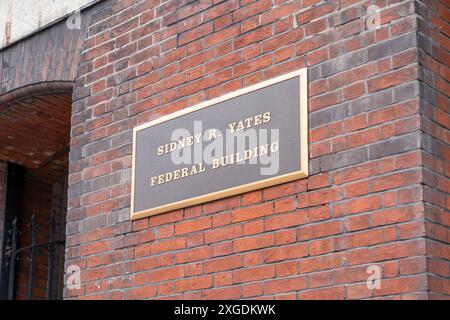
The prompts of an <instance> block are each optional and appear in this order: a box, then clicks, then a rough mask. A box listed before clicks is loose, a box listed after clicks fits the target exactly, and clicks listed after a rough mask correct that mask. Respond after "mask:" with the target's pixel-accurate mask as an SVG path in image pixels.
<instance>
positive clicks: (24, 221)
mask: <svg viewBox="0 0 450 320" xmlns="http://www.w3.org/2000/svg"><path fill="white" fill-rule="evenodd" d="M4 2H5V3H6V2H8V1H4ZM1 4H3V2H1V1H0V5H1ZM86 4H87V6H85V7H82V8H78V9H81V10H76V11H75V12H72V11H67V10H66V11H65V12H64V14H65V15H62V16H61V15H60V16H59V19H58V20H54V19H53V20H52V19H50V20H51V21H49V24H47V25H44V26H39V29H35V30H34V31H33V33H28V34H26V35H19V36H18V37H17V39H15V40H14V42H11V43H7V44H5V45H3V47H2V48H1V49H0V59H1V64H0V235H1V236H2V239H3V243H2V245H1V246H0V250H1V259H2V260H1V261H2V269H1V274H0V276H1V283H2V286H1V291H2V295H3V298H10V299H30V298H33V299H43V298H65V299H367V298H375V299H378V298H379V299H448V298H449V297H450V280H449V277H450V264H449V260H450V251H449V248H450V247H449V239H450V238H449V236H450V235H449V225H450V214H449V209H450V195H449V192H450V182H449V176H450V161H449V160H450V133H449V127H450V101H449V93H450V85H449V81H450V71H449V61H450V52H449V51H450V42H449V34H450V25H449V18H450V2H449V1H446V0H380V1H377V0H374V1H361V0H330V1H326V0H114V1H113V0H104V1H94V2H93V3H92V2H89V1H87V2H86V3H83V4H82V5H86ZM0 10H1V9H0ZM10 27H11V26H10ZM2 28H3V26H2ZM4 38H7V37H4ZM303 68H306V70H307V73H308V100H307V101H308V153H309V158H308V171H309V176H308V177H306V178H303V179H299V180H296V181H291V182H287V183H283V184H278V185H274V186H270V187H265V188H262V189H258V190H254V191H251V192H246V193H242V194H237V195H233V196H231V197H227V198H222V199H217V200H214V201H210V202H205V203H201V204H197V205H195V206H190V207H185V208H181V209H177V210H174V211H170V212H165V213H161V214H157V215H152V216H146V217H142V218H139V219H134V220H132V219H131V218H130V207H131V193H132V179H131V177H132V153H133V150H132V146H133V128H135V127H136V126H138V125H142V124H145V123H147V122H149V121H152V120H155V119H158V118H160V117H162V116H166V115H169V114H172V113H174V112H177V111H180V110H183V109H185V108H188V107H191V106H195V105H197V104H198V103H201V102H204V101H208V100H211V99H214V98H217V97H220V96H223V95H225V94H228V93H230V92H234V91H236V90H239V89H242V88H246V87H248V86H251V85H254V84H257V83H261V82H263V81H266V80H270V79H273V78H275V77H277V76H280V75H283V74H287V73H289V72H293V71H297V70H300V69H303ZM281 107H282V106H280V108H281ZM217 179H220V175H218V176H217ZM192 187H193V188H195V186H192ZM32 217H34V218H32ZM14 221H15V222H14ZM33 225H34V226H35V227H33ZM14 226H15V227H14ZM14 230H16V231H15V232H14ZM14 235H16V238H14ZM49 243H50V244H51V245H49ZM30 244H31V246H30ZM33 244H34V245H37V244H47V245H46V246H42V247H38V246H33ZM29 246H30V247H29ZM24 247H28V249H27V250H24V251H22V253H20V254H19V253H18V254H17V256H15V255H13V254H12V253H14V252H16V251H17V249H20V248H24ZM64 248H65V251H64ZM38 249H39V250H38ZM25 251H26V252H27V253H26V255H25V254H24V252H25ZM48 252H51V255H50V257H49V255H48V254H47V253H48ZM12 256H13V257H14V258H12ZM29 257H33V258H32V259H30V258H29ZM30 260H31V262H30ZM371 284H372V285H371Z"/></svg>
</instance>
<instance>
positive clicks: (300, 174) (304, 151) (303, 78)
mask: <svg viewBox="0 0 450 320" xmlns="http://www.w3.org/2000/svg"><path fill="white" fill-rule="evenodd" d="M295 77H299V78H300V81H299V83H300V88H299V90H300V91H299V92H300V101H299V108H300V155H301V156H300V171H295V172H291V173H288V174H284V175H281V176H276V177H272V178H267V179H264V180H259V181H255V182H251V183H248V184H244V185H240V186H236V187H232V188H228V189H224V190H219V191H216V192H212V193H208V194H204V195H201V196H197V197H194V198H190V199H185V200H180V201H177V202H173V203H169V204H165V205H162V206H159V207H154V208H151V209H146V210H142V211H138V212H134V183H135V174H136V172H135V167H136V163H135V161H136V158H135V155H136V134H137V132H138V131H141V130H143V129H146V128H149V127H152V126H154V125H157V124H160V123H162V122H166V121H169V120H172V119H175V118H178V117H180V116H182V115H185V114H188V113H191V112H195V111H198V110H201V109H203V108H207V107H210V106H212V105H215V104H217V103H220V102H223V101H226V100H229V99H232V98H235V97H237V96H240V95H243V94H246V93H249V92H252V91H255V90H259V89H261V88H264V87H267V86H270V85H273V84H275V83H278V82H282V81H285V80H288V79H292V78H295ZM307 77H308V73H307V68H303V69H300V70H297V71H294V72H290V73H287V74H284V75H282V76H279V77H276V78H273V79H270V80H266V81H263V82H261V83H258V84H255V85H252V86H249V87H246V88H242V89H239V90H236V91H234V92H231V93H228V94H225V95H223V96H220V97H218V98H215V99H212V100H209V101H205V102H202V103H199V104H197V105H194V106H192V107H189V108H186V109H183V110H180V111H177V112H174V113H171V114H169V115H166V116H163V117H161V118H158V119H156V120H153V121H150V122H148V123H145V124H142V125H139V126H137V127H135V128H134V129H133V155H132V178H131V179H132V180H131V211H130V212H131V220H136V219H139V218H144V217H148V216H152V215H156V214H160V213H165V212H168V211H173V210H177V209H181V208H186V207H190V206H193V205H197V204H201V203H205V202H209V201H213V200H217V199H221V198H226V197H230V196H233V195H237V194H240V193H245V192H249V191H253V190H257V189H262V188H266V187H270V186H274V185H277V184H281V183H285V182H289V181H294V180H298V179H301V178H305V177H307V176H308V81H307Z"/></svg>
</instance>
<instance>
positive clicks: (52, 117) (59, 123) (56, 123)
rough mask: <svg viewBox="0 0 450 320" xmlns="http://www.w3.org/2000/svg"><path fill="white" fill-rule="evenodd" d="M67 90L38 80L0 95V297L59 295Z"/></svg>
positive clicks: (69, 86) (65, 86)
mask: <svg viewBox="0 0 450 320" xmlns="http://www.w3.org/2000/svg"><path fill="white" fill-rule="evenodd" d="M71 92H72V83H70V82H61V83H50V84H49V83H42V84H37V85H31V86H28V87H26V88H23V89H19V90H16V91H14V92H12V93H11V94H8V96H1V97H0V103H1V108H0V146H1V148H0V162H1V163H2V164H3V167H4V171H5V172H6V197H5V198H6V199H5V213H4V222H3V224H4V226H3V246H2V247H3V250H2V270H1V296H2V298H3V299H60V298H62V289H63V277H64V240H65V225H66V224H65V219H66V211H67V172H68V155H69V141H70V114H71V112H70V111H71V104H72V99H71Z"/></svg>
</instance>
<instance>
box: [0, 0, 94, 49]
mask: <svg viewBox="0 0 450 320" xmlns="http://www.w3.org/2000/svg"><path fill="white" fill-rule="evenodd" d="M94 2H97V0H0V49H1V48H3V47H4V46H6V45H8V44H10V43H13V42H16V41H17V40H20V39H22V38H23V37H25V36H27V35H29V34H31V33H33V32H35V31H36V30H38V29H41V28H42V27H45V26H47V25H49V24H51V23H52V22H55V21H56V20H58V19H60V18H63V17H65V16H67V15H70V14H72V13H74V12H76V11H77V10H79V9H80V8H83V7H86V6H88V5H90V4H92V3H94Z"/></svg>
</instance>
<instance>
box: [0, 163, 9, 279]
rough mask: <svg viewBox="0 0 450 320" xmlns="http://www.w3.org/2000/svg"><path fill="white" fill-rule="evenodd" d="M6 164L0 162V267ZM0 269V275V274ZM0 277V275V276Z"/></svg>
mask: <svg viewBox="0 0 450 320" xmlns="http://www.w3.org/2000/svg"><path fill="white" fill-rule="evenodd" d="M7 175H8V164H7V163H5V162H1V161H0V265H1V264H2V259H3V234H4V231H5V206H6V179H7ZM1 272H2V271H1V268H0V273H1ZM0 276H1V274H0Z"/></svg>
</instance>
